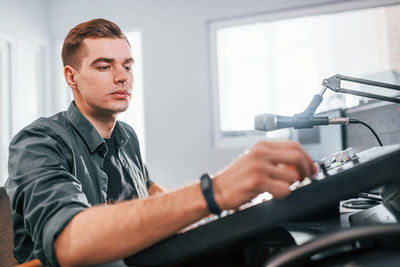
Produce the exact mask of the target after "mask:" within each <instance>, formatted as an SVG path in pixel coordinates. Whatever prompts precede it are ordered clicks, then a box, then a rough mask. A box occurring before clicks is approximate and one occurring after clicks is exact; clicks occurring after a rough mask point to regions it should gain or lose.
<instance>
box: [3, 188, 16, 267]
mask: <svg viewBox="0 0 400 267" xmlns="http://www.w3.org/2000/svg"><path fill="white" fill-rule="evenodd" d="M0 233H1V234H0V235H1V242H0V265H1V266H14V265H17V264H18V263H17V261H16V260H15V258H14V256H13V247H14V241H13V234H12V223H11V212H10V200H9V199H8V195H7V193H6V190H5V189H4V187H0Z"/></svg>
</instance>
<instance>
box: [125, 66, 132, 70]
mask: <svg viewBox="0 0 400 267" xmlns="http://www.w3.org/2000/svg"><path fill="white" fill-rule="evenodd" d="M132 69H133V66H126V67H125V70H126V71H132Z"/></svg>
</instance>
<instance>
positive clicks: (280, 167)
mask: <svg viewBox="0 0 400 267" xmlns="http://www.w3.org/2000/svg"><path fill="white" fill-rule="evenodd" d="M263 166H264V173H265V175H267V176H269V177H271V178H273V179H279V180H283V181H285V182H287V183H290V184H292V183H294V182H296V181H299V180H300V179H301V177H300V175H299V173H298V171H297V170H296V169H295V168H293V167H292V166H291V165H285V164H277V165H276V164H263Z"/></svg>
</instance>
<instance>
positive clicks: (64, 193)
mask: <svg viewBox="0 0 400 267" xmlns="http://www.w3.org/2000/svg"><path fill="white" fill-rule="evenodd" d="M71 162H72V154H71V152H70V151H68V148H67V146H66V145H65V143H64V142H63V141H62V140H61V138H57V137H56V136H55V135H54V134H52V133H51V129H46V131H44V130H43V129H29V130H23V131H21V132H20V133H19V134H17V135H16V136H15V137H14V139H13V140H12V142H11V144H10V148H9V163H8V164H9V165H8V170H9V179H8V181H7V185H6V187H7V192H8V194H9V196H10V200H11V209H12V213H16V214H18V215H19V216H21V217H22V218H23V224H24V226H25V229H26V231H27V232H28V233H29V235H30V237H31V238H32V241H33V243H34V248H33V252H34V255H35V257H36V258H38V259H39V260H40V261H41V262H42V263H44V264H49V265H51V266H58V262H57V259H56V257H55V253H54V241H55V240H56V238H57V236H58V235H59V234H60V232H61V231H62V230H63V229H64V227H65V226H66V225H67V224H68V223H69V221H70V220H71V219H72V218H73V217H74V216H75V215H76V214H78V213H79V212H81V211H83V210H84V209H86V208H88V207H89V206H90V205H89V203H88V200H87V198H86V196H85V194H84V193H83V192H82V185H81V183H80V182H79V181H78V180H77V179H76V178H75V177H74V176H73V175H72V174H71V173H72V172H71V168H72V166H70V165H72V164H71Z"/></svg>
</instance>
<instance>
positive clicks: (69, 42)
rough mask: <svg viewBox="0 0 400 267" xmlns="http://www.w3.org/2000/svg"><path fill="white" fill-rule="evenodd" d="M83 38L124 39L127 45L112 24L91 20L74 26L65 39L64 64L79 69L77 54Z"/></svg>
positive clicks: (107, 21)
mask: <svg viewBox="0 0 400 267" xmlns="http://www.w3.org/2000/svg"><path fill="white" fill-rule="evenodd" d="M85 38H119V39H124V40H125V41H126V42H127V43H128V45H129V46H130V44H129V41H128V38H126V36H125V35H124V33H123V32H122V31H121V29H120V28H119V27H118V26H117V25H116V24H115V23H113V22H111V21H109V20H106V19H93V20H89V21H86V22H83V23H80V24H78V25H76V26H75V27H74V28H72V29H71V30H70V31H69V33H68V34H67V37H65V40H64V44H63V47H62V52H61V57H62V61H63V64H64V67H65V66H66V65H70V66H72V67H74V68H79V66H80V60H79V57H78V52H79V50H80V48H81V46H82V42H83V40H84V39H85Z"/></svg>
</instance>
